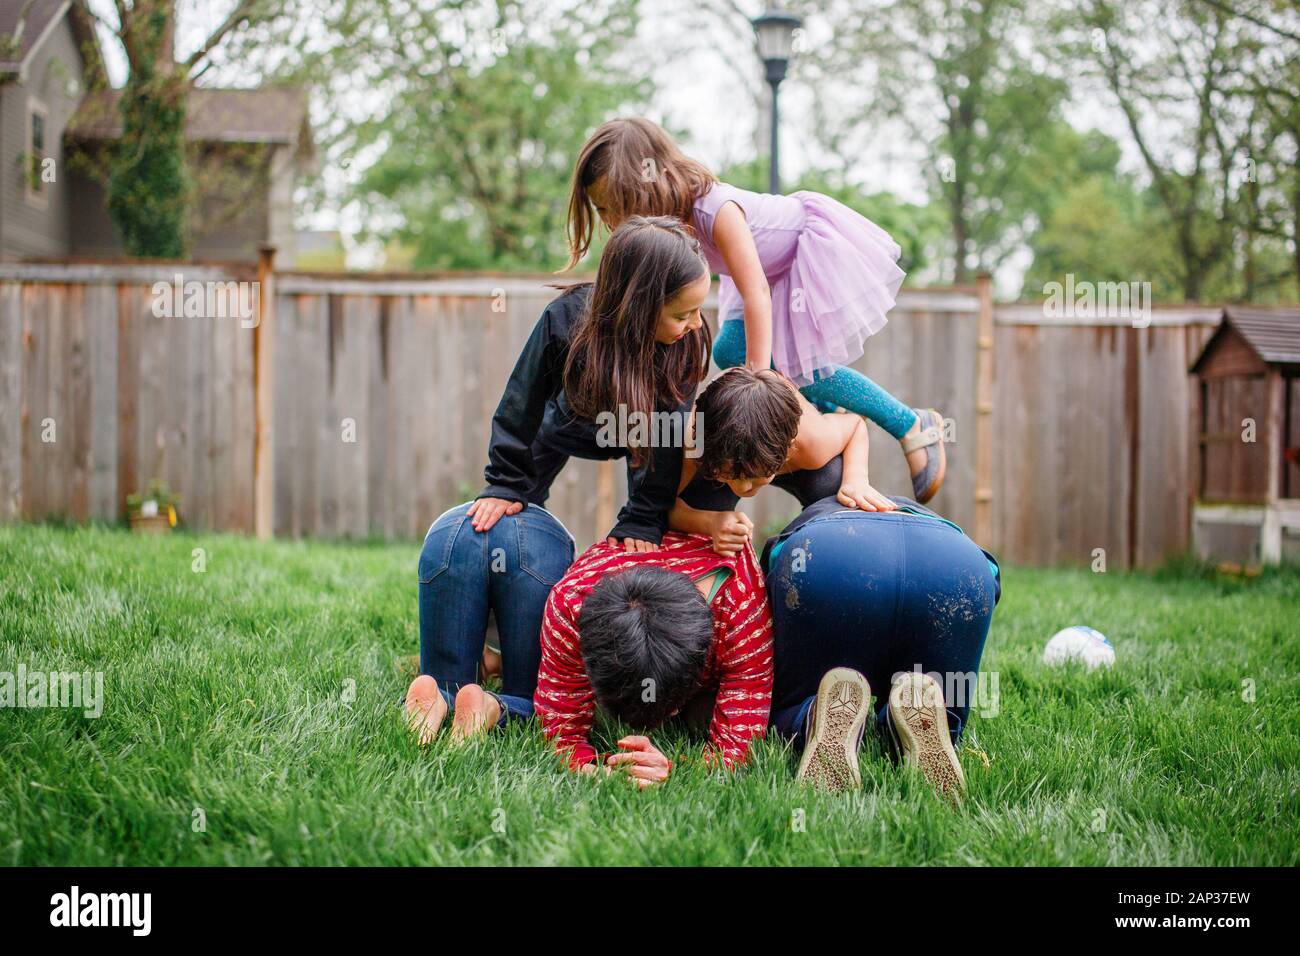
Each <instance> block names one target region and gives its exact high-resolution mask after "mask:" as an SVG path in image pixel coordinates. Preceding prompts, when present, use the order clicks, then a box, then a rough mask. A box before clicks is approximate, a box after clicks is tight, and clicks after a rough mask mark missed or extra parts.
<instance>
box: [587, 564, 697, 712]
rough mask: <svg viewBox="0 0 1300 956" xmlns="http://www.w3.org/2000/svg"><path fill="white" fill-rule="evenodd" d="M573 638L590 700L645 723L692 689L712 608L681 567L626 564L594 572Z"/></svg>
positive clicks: (673, 708)
mask: <svg viewBox="0 0 1300 956" xmlns="http://www.w3.org/2000/svg"><path fill="white" fill-rule="evenodd" d="M578 637H579V643H580V644H581V645H582V662H583V664H584V666H585V667H586V670H587V679H588V680H589V681H590V682H591V689H592V691H594V692H595V695H596V702H597V703H598V704H600V706H601V707H602V708H603V709H605V710H608V711H609V712H610V713H611V714H613V715H614V716H616V717H618V718H619V719H621V720H623V721H625V722H626V723H628V724H631V725H632V726H635V727H646V728H649V727H654V726H656V725H657V724H659V723H660V722H662V721H663V720H664V719H666V718H667V717H670V716H671V715H672V714H673V713H675V712H676V711H677V710H678V709H680V708H681V707H682V705H683V704H685V703H686V701H687V700H688V699H689V698H690V695H691V692H692V691H693V690H695V686H696V683H697V682H698V680H699V677H700V673H701V671H703V670H704V664H705V661H706V660H707V659H708V655H709V645H710V644H711V643H712V641H713V612H712V611H710V610H709V605H708V603H707V602H706V601H705V600H704V596H703V595H702V594H700V592H699V589H698V588H696V586H695V583H694V582H693V581H692V580H691V579H690V578H688V577H687V576H686V575H685V574H682V573H681V572H679V571H667V570H665V569H663V568H631V569H629V570H627V571H620V572H618V573H617V574H610V575H606V576H605V577H603V578H601V580H600V582H599V583H597V585H596V586H595V587H594V588H592V589H591V591H590V592H589V593H588V594H587V596H586V597H585V598H584V599H583V602H582V611H581V613H580V614H579V615H578Z"/></svg>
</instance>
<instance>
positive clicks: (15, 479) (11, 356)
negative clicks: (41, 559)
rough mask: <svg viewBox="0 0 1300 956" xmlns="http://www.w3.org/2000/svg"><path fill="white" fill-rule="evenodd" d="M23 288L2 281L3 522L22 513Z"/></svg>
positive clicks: (0, 415) (0, 491) (0, 423)
mask: <svg viewBox="0 0 1300 956" xmlns="http://www.w3.org/2000/svg"><path fill="white" fill-rule="evenodd" d="M25 352H26V349H25V348H24V346H23V287H22V286H21V285H20V284H19V283H17V282H0V522H8V521H16V520H17V519H18V518H19V517H20V516H21V514H22V482H23V434H24V431H25V429H24V427H23V368H24V366H25V364H26V362H25Z"/></svg>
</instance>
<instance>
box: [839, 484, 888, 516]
mask: <svg viewBox="0 0 1300 956" xmlns="http://www.w3.org/2000/svg"><path fill="white" fill-rule="evenodd" d="M835 500H836V501H838V502H839V503H840V504H842V505H843V506H844V507H846V508H860V509H862V510H863V511H896V510H898V505H896V504H894V503H893V502H892V501H890V500H889V499H888V498H886V497H885V496H884V495H882V494H881V493H880V492H878V491H877V490H876V489H875V488H872V487H871V486H870V485H869V484H867V483H866V482H854V481H846V482H844V483H843V484H842V485H840V490H839V493H838V494H836V496H835Z"/></svg>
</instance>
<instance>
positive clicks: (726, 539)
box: [711, 511, 754, 558]
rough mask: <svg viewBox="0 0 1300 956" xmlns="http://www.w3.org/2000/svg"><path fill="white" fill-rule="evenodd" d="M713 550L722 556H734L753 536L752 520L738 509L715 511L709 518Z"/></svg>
mask: <svg viewBox="0 0 1300 956" xmlns="http://www.w3.org/2000/svg"><path fill="white" fill-rule="evenodd" d="M711 524H712V526H713V529H712V532H711V533H712V536H713V550H714V551H716V552H717V553H718V554H720V555H723V556H724V557H728V558H730V557H734V556H735V555H737V554H739V553H740V552H741V549H743V548H744V547H745V543H746V542H747V541H749V540H750V539H751V538H752V537H753V536H754V522H752V521H750V520H749V515H747V514H744V513H743V512H740V511H717V512H714V517H713V518H712V520H711Z"/></svg>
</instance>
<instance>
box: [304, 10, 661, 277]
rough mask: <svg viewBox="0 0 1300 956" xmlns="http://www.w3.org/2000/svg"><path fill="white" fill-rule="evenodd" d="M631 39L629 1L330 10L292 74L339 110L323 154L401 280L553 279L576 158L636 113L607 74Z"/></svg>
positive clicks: (617, 80) (637, 97)
mask: <svg viewBox="0 0 1300 956" xmlns="http://www.w3.org/2000/svg"><path fill="white" fill-rule="evenodd" d="M635 26H636V3H635V0H586V2H583V0H556V2H546V0H500V2H490V0H443V2H437V3H429V2H419V0H348V2H345V3H343V4H341V5H340V6H339V7H338V8H337V9H336V10H335V12H334V13H333V14H332V15H331V16H330V17H329V18H328V19H327V21H326V22H325V23H323V24H322V30H323V31H324V33H325V34H326V35H327V36H328V38H329V39H328V43H327V49H326V50H325V51H324V52H322V53H320V54H319V55H316V56H314V57H312V58H311V60H310V61H309V62H307V63H305V64H304V66H303V67H302V69H303V70H305V71H308V72H309V73H310V75H312V76H313V77H315V78H316V79H317V80H318V82H319V83H320V84H321V85H322V86H323V88H324V89H325V90H326V91H327V93H328V96H329V98H330V100H331V102H333V103H336V104H339V111H338V113H337V114H336V116H335V117H333V118H332V120H331V122H330V124H329V125H328V126H327V129H326V130H325V134H324V136H323V137H322V140H323V143H324V145H325V149H326V151H327V154H328V155H330V156H332V157H333V158H335V159H336V160H337V161H338V162H339V163H340V164H342V165H347V164H351V163H356V164H358V165H361V166H363V167H364V168H363V169H362V171H361V173H360V175H359V176H358V177H357V179H356V182H355V184H354V185H352V186H350V187H349V188H348V189H347V191H346V197H345V198H347V199H350V200H351V201H354V202H355V203H356V204H357V207H358V208H359V210H360V211H361V213H362V216H363V218H364V220H365V222H366V227H365V230H364V233H363V234H364V235H368V236H370V237H374V238H381V239H384V240H394V241H396V242H398V243H399V244H400V245H401V246H403V247H405V248H407V249H409V250H411V263H412V265H413V266H414V267H416V268H439V269H475V268H524V269H529V268H531V269H552V268H558V267H559V266H562V265H563V264H564V260H565V255H564V253H565V248H566V245H565V243H566V240H565V230H564V223H565V216H566V212H567V205H566V203H567V198H568V189H569V179H570V177H571V175H572V169H573V163H574V161H575V159H576V158H577V152H578V149H579V147H580V146H581V144H582V142H583V140H584V139H585V138H586V136H587V135H588V134H589V133H590V132H591V131H592V129H594V128H595V127H596V126H597V125H598V124H599V123H601V122H602V121H604V120H605V119H607V118H608V117H609V116H611V115H614V114H615V113H617V112H618V111H619V110H620V109H626V108H628V107H629V106H630V105H632V104H639V103H642V102H643V101H644V99H645V94H646V90H645V86H644V84H641V83H638V82H635V81H631V80H628V79H626V78H625V75H626V64H621V65H622V66H623V67H624V68H623V69H620V68H619V66H618V65H616V63H617V61H618V58H619V57H620V55H623V54H624V53H625V48H626V45H627V43H628V41H629V40H630V39H631V38H632V35H633V33H634V30H635ZM358 64H364V67H363V68H362V69H360V70H358V69H357V65H358Z"/></svg>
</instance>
